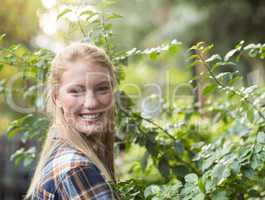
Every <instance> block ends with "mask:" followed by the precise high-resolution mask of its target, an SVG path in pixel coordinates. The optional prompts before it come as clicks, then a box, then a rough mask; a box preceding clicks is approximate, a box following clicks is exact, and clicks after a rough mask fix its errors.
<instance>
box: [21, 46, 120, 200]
mask: <svg viewBox="0 0 265 200" xmlns="http://www.w3.org/2000/svg"><path fill="white" fill-rule="evenodd" d="M79 59H82V60H83V59H84V60H86V61H88V62H91V61H92V62H96V63H99V64H101V65H102V66H104V67H107V68H108V69H109V73H110V76H111V79H112V84H113V86H114V87H115V77H114V71H113V67H112V64H111V61H110V59H109V57H108V56H107V55H106V53H105V51H104V50H103V49H101V48H98V47H96V46H94V45H91V44H86V43H73V44H71V45H69V46H68V47H66V48H64V49H63V50H62V51H61V52H60V53H58V54H57V55H56V56H55V58H54V59H53V61H52V66H51V69H50V71H49V74H48V79H47V85H46V87H47V90H46V98H47V101H46V113H47V114H48V115H49V116H50V117H51V118H52V121H51V126H50V128H49V130H48V132H47V136H46V139H45V142H44V145H43V147H42V152H41V155H40V158H39V161H38V164H37V167H36V170H35V173H34V176H33V178H32V181H31V184H30V187H29V189H28V191H27V194H26V196H25V199H28V198H30V197H31V196H32V194H33V193H34V189H35V188H36V187H37V186H38V184H39V183H40V177H41V176H40V174H41V171H42V169H43V167H44V165H45V163H46V162H47V161H48V158H49V156H50V154H51V153H52V151H53V150H54V148H55V147H56V146H57V144H58V143H59V141H58V140H54V139H53V138H54V137H55V136H56V135H55V134H58V133H59V134H60V136H61V137H62V138H63V139H64V141H65V142H66V143H67V144H69V145H71V146H72V147H74V148H75V149H77V150H79V151H81V152H82V153H83V154H84V155H86V156H87V157H88V158H89V160H91V161H92V162H93V163H94V164H95V165H96V166H97V167H98V168H99V169H100V171H101V172H102V175H103V176H104V177H105V179H106V180H107V181H115V175H114V152H113V144H114V107H112V108H111V109H110V111H109V120H108V128H107V130H105V131H106V132H104V133H101V134H96V137H99V139H98V140H95V141H90V142H89V140H87V139H85V138H84V136H83V135H82V134H80V133H78V132H77V131H75V130H73V129H72V128H70V127H68V126H67V123H66V122H65V119H64V117H63V113H62V110H61V109H58V108H57V106H56V104H55V102H54V100H53V97H52V96H53V93H54V92H55V91H56V90H58V87H59V83H60V77H61V74H62V72H63V71H65V70H66V68H65V66H66V64H67V63H69V62H70V63H71V62H74V61H76V60H79ZM114 87H113V88H114ZM110 122H111V123H110ZM96 141H97V143H96V144H95V142H96ZM102 147H103V148H102Z"/></svg>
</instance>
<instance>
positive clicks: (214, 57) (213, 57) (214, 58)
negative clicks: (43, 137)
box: [205, 54, 222, 63]
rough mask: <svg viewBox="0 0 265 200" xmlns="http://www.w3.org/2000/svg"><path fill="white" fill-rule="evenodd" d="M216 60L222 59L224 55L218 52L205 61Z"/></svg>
mask: <svg viewBox="0 0 265 200" xmlns="http://www.w3.org/2000/svg"><path fill="white" fill-rule="evenodd" d="M216 60H222V57H221V56H220V55H218V54H214V55H212V56H211V57H210V58H208V59H207V60H205V62H207V63H210V62H213V61H216Z"/></svg>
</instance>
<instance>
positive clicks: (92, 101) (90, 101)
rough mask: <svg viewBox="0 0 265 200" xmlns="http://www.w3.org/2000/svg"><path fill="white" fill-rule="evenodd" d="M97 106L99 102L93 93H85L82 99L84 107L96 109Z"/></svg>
mask: <svg viewBox="0 0 265 200" xmlns="http://www.w3.org/2000/svg"><path fill="white" fill-rule="evenodd" d="M98 105H99V101H98V100H97V98H96V96H95V94H94V92H92V91H89V92H87V93H86V95H85V99H84V107H86V108H89V109H93V108H97V106H98Z"/></svg>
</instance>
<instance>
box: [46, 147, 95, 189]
mask: <svg viewBox="0 0 265 200" xmlns="http://www.w3.org/2000/svg"><path fill="white" fill-rule="evenodd" d="M91 165H93V163H92V162H91V161H90V160H89V158H88V157H86V156H85V155H84V154H83V153H81V152H80V151H78V150H76V149H75V148H73V147H71V146H70V145H68V144H66V143H60V144H58V145H57V146H56V148H54V150H53V151H52V153H51V154H50V156H49V159H48V161H47V162H46V163H45V165H44V168H43V169H42V173H41V182H42V184H46V183H50V182H55V184H56V181H57V180H58V179H62V178H63V176H65V174H67V173H69V171H71V170H72V169H75V168H78V167H88V166H91ZM50 185H54V184H50Z"/></svg>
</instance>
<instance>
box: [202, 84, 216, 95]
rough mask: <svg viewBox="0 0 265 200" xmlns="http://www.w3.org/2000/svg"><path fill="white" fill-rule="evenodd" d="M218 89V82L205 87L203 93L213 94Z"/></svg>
mask: <svg viewBox="0 0 265 200" xmlns="http://www.w3.org/2000/svg"><path fill="white" fill-rule="evenodd" d="M216 89H217V85H216V84H209V85H207V86H206V87H205V88H204V89H203V94H204V95H208V94H211V93H213V92H215V91H216Z"/></svg>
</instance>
